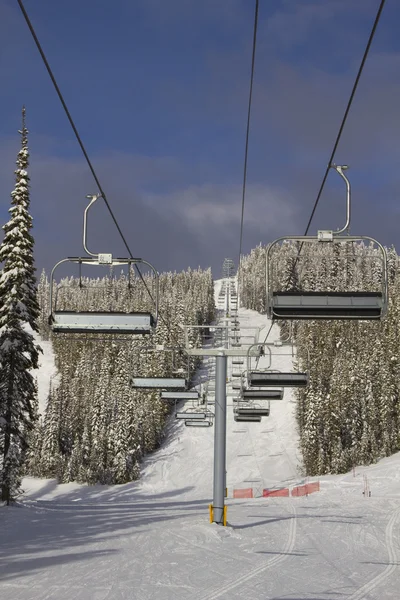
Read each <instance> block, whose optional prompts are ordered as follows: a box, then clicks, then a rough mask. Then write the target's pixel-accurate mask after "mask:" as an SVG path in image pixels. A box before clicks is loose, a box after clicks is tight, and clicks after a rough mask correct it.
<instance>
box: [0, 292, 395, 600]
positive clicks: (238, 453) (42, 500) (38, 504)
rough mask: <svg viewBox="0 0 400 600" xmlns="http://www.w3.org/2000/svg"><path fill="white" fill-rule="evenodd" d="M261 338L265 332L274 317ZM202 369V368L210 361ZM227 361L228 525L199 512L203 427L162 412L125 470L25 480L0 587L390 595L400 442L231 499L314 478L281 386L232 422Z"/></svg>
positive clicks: (44, 372) (206, 448)
mask: <svg viewBox="0 0 400 600" xmlns="http://www.w3.org/2000/svg"><path fill="white" fill-rule="evenodd" d="M219 287H220V282H216V297H217V296H218V291H219ZM239 320H240V324H241V326H242V327H246V326H247V327H262V328H263V329H262V331H261V334H260V339H261V340H262V339H264V337H265V335H266V333H267V331H268V329H269V327H270V323H269V322H268V320H267V319H266V317H265V316H263V315H259V314H258V313H255V312H254V311H251V310H245V309H240V311H239ZM243 331H244V330H243ZM268 339H269V340H274V339H278V328H277V326H274V327H273V328H272V331H271V333H270V335H269V338H268ZM41 345H42V347H43V346H44V349H45V354H44V355H43V356H42V357H41V369H40V372H39V377H38V383H39V396H40V408H41V411H42V412H43V410H44V407H45V397H46V390H47V391H48V388H49V383H50V379H52V378H54V377H55V376H56V370H55V367H54V358H53V355H52V351H51V345H50V344H49V343H48V342H41ZM261 361H264V365H265V364H266V361H267V358H262V359H261ZM259 366H260V367H262V366H263V362H260V365H259ZM206 368H208V369H209V374H210V375H211V374H212V365H211V361H206V360H205V361H204V365H203V369H206ZM272 368H274V369H282V370H291V369H292V356H291V348H290V346H281V347H276V348H275V347H274V348H273V360H272ZM232 370H233V369H232V366H231V361H229V366H228V371H229V372H228V379H229V383H228V386H227V389H228V394H229V396H228V425H227V487H228V498H227V505H228V526H227V527H222V526H218V525H215V524H210V523H209V515H208V505H209V503H210V502H211V501H212V483H213V481H212V477H213V463H212V460H213V439H214V438H213V436H214V430H213V428H212V427H210V428H202V429H195V428H185V426H184V424H183V423H182V422H176V421H175V419H173V418H171V421H170V423H169V425H168V433H167V439H166V442H165V443H164V444H163V446H162V448H161V449H160V450H158V451H157V452H155V453H154V454H153V455H151V456H148V457H147V459H146V460H145V462H144V463H143V468H142V477H141V479H140V481H138V482H133V483H129V484H125V485H120V486H82V485H78V484H75V483H70V484H63V485H58V484H57V482H56V481H54V480H39V479H33V478H26V479H25V480H24V482H23V486H24V489H25V496H24V498H23V499H21V501H20V502H19V503H18V505H17V506H16V507H9V508H7V507H4V508H2V509H1V511H0V519H1V520H2V527H1V544H0V556H1V561H0V597H1V598H7V600H50V599H54V600H64V599H65V600H66V599H68V600H71V599H79V600H123V599H126V600H128V599H130V600H131V599H134V600H150V599H151V600H172V599H174V600H186V599H187V600H189V599H190V600H213V599H217V598H221V599H223V600H224V599H225V600H228V599H229V600H236V599H239V598H240V599H247V598H249V599H250V598H251V599H253V600H272V599H274V600H278V599H279V600H289V599H290V600H333V599H335V600H342V599H343V600H344V599H346V600H386V599H387V600H390V599H393V600H394V599H395V600H398V598H399V592H398V589H397V588H398V582H399V558H400V549H399V546H398V542H397V540H398V538H399V523H400V502H399V500H400V493H399V485H400V469H399V466H400V460H399V455H394V456H392V457H389V458H386V459H383V460H381V461H380V462H379V463H378V464H376V465H372V466H370V467H363V468H361V467H360V468H359V467H356V468H355V470H354V471H352V472H351V473H348V474H345V475H340V476H337V475H336V476H324V477H320V478H318V481H319V482H320V491H319V492H316V493H313V494H310V495H308V496H301V497H293V496H289V497H281V498H280V497H269V498H265V497H264V498H263V497H255V498H245V499H233V497H232V496H233V491H234V490H238V489H242V490H244V489H248V488H251V489H252V490H253V493H254V495H255V496H261V494H262V490H263V489H279V488H288V489H289V490H292V489H293V487H294V486H298V485H302V484H304V483H305V482H306V481H312V480H313V479H312V478H311V479H308V480H306V479H305V478H304V477H303V475H302V474H301V458H300V455H299V453H298V436H297V433H296V422H295V415H294V411H295V400H294V396H293V394H292V393H291V391H290V390H288V389H286V391H285V395H284V399H283V400H281V401H276V402H271V415H270V417H268V418H264V419H263V420H262V421H261V423H237V422H235V421H234V419H233V408H232V406H233V402H232ZM203 373H204V371H203ZM233 382H234V383H235V380H233ZM189 404H190V403H188V405H189ZM315 481H317V478H315Z"/></svg>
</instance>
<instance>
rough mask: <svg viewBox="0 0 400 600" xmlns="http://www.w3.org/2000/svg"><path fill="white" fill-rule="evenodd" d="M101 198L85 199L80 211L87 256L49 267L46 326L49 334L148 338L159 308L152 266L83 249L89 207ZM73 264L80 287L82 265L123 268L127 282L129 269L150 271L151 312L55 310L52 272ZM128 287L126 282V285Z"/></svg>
mask: <svg viewBox="0 0 400 600" xmlns="http://www.w3.org/2000/svg"><path fill="white" fill-rule="evenodd" d="M100 197H101V196H100V195H95V196H89V198H90V199H91V200H90V202H89V204H88V206H87V207H86V209H85V211H84V217H83V247H84V250H85V252H86V253H87V254H88V256H85V257H68V258H65V259H63V260H60V261H59V262H58V263H56V265H55V266H54V267H53V269H52V271H51V275H50V292H49V311H50V314H49V324H50V326H51V329H52V331H53V333H68V334H70V333H90V334H116V333H123V334H136V335H138V334H142V335H144V334H150V333H152V332H153V330H154V328H155V327H156V325H157V319H158V304H159V275H158V272H157V271H156V269H155V268H154V266H153V265H152V264H151V263H149V262H147V261H146V260H143V259H142V258H116V259H113V257H112V254H109V253H97V254H95V253H93V252H91V251H90V250H88V248H87V243H86V238H87V213H88V211H89V209H90V207H91V206H92V205H93V204H94V203H95V202H96V200H98V199H99V198H100ZM67 262H68V263H74V264H78V265H79V273H80V287H82V278H81V268H82V265H83V264H85V265H93V266H109V267H113V266H118V265H127V266H128V268H129V278H130V271H131V266H132V265H135V266H137V265H138V264H144V265H146V266H147V267H149V268H150V270H151V271H152V273H153V275H154V278H155V282H156V286H155V298H154V299H153V298H152V300H153V302H154V312H141V311H140V312H136V311H134V312H128V313H126V312H122V311H117V310H110V311H86V310H84V311H76V310H60V309H58V308H57V293H56V295H55V298H54V302H53V290H54V285H55V284H54V274H55V271H56V269H57V268H58V267H59V266H60V265H62V264H65V263H67ZM128 285H130V279H129V283H128Z"/></svg>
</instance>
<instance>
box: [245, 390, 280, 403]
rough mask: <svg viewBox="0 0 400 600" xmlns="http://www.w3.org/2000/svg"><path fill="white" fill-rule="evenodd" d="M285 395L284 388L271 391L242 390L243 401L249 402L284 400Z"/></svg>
mask: <svg viewBox="0 0 400 600" xmlns="http://www.w3.org/2000/svg"><path fill="white" fill-rule="evenodd" d="M283 394H284V390H283V388H280V389H271V390H269V389H268V390H254V389H249V388H247V389H243V390H242V398H243V400H247V401H249V402H251V401H259V400H268V401H269V400H282V399H283Z"/></svg>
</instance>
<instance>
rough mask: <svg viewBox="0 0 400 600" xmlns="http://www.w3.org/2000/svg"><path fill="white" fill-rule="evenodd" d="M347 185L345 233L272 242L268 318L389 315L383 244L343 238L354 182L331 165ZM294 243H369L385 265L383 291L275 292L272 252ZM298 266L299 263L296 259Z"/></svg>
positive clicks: (340, 168)
mask: <svg viewBox="0 0 400 600" xmlns="http://www.w3.org/2000/svg"><path fill="white" fill-rule="evenodd" d="M331 167H332V168H334V169H335V170H336V171H337V172H338V173H339V175H340V176H341V177H342V178H343V179H344V181H345V182H346V189H347V204H346V206H347V219H346V224H345V226H344V227H343V228H342V229H339V230H337V231H331V230H323V231H318V234H317V235H316V236H285V237H280V238H278V239H277V240H275V241H274V242H272V243H271V244H270V245H269V246H268V248H267V251H266V291H267V315H268V317H269V318H270V319H272V320H275V319H284V320H289V319H296V320H297V319H303V320H315V319H335V320H345V319H346V320H349V319H357V320H377V319H382V318H383V316H384V315H385V314H386V311H387V306H388V276H387V253H386V250H385V248H384V247H383V246H382V244H381V243H380V242H378V241H377V240H375V239H374V238H372V237H369V236H350V235H341V234H342V233H343V232H344V231H345V230H348V228H349V225H350V204H351V196H350V182H349V180H348V179H347V177H346V176H345V174H344V172H343V171H344V170H346V169H347V166H337V165H331ZM285 240H288V241H289V240H293V241H297V242H301V243H302V244H303V243H313V244H315V243H316V244H326V243H331V244H337V243H348V242H363V241H367V242H370V243H372V244H374V245H375V246H376V248H377V250H378V254H379V260H380V263H381V271H382V273H381V282H380V289H379V290H375V291H355V290H343V291H331V290H313V291H308V290H304V289H300V290H298V291H283V290H276V289H274V273H273V261H272V254H271V251H272V249H273V248H275V247H276V245H277V244H279V243H280V242H283V241H285ZM296 263H297V259H296Z"/></svg>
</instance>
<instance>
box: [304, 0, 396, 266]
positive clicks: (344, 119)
mask: <svg viewBox="0 0 400 600" xmlns="http://www.w3.org/2000/svg"><path fill="white" fill-rule="evenodd" d="M385 1H386V0H381V3H380V5H379V8H378V12H377V14H376V17H375V22H374V24H373V27H372V30H371V33H370V36H369V39H368V42H367V45H366V47H365V50H364V55H363V57H362V60H361V64H360V68H359V69H358V73H357V77H356V79H355V82H354V85H353V89H352V91H351V94H350V98H349V101H348V103H347V106H346V110H345V112H344V115H343V119H342V122H341V124H340V128H339V132H338V134H337V137H336V140H335V144H334V146H333V150H332V153H331V156H330V158H329V162H328V165H327V167H326V170H325V174H324V177H323V179H322V183H321V186H320V188H319V191H318V194H317V199H316V200H315V203H314V206H313V209H312V211H311V216H310V218H309V220H308V223H307V227H306V230H305V233H304V235H307V234H308V230H309V229H310V225H311V222H312V220H313V218H314V214H315V211H316V209H317V206H318V203H319V201H320V198H321V195H322V192H323V189H324V187H325V183H326V180H327V178H328V173H329V169H330V168H331V165H332V164H333V160H334V158H335V154H336V150H337V148H338V145H339V142H340V138H341V137H342V133H343V129H344V126H345V124H346V121H347V117H348V115H349V112H350V108H351V105H352V103H353V99H354V96H355V93H356V91H357V87H358V84H359V81H360V78H361V74H362V72H363V69H364V66H365V63H366V60H367V57H368V54H369V50H370V47H371V44H372V41H373V39H374V36H375V32H376V29H377V27H378V23H379V20H380V18H381V14H382V10H383V7H384V5H385ZM302 247H303V242H302V243H301V244H300V248H299V252H298V254H297V258H296V261H295V265H296V263H297V259H298V258H299V255H300V252H301V249H302ZM295 265H294V266H295Z"/></svg>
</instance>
